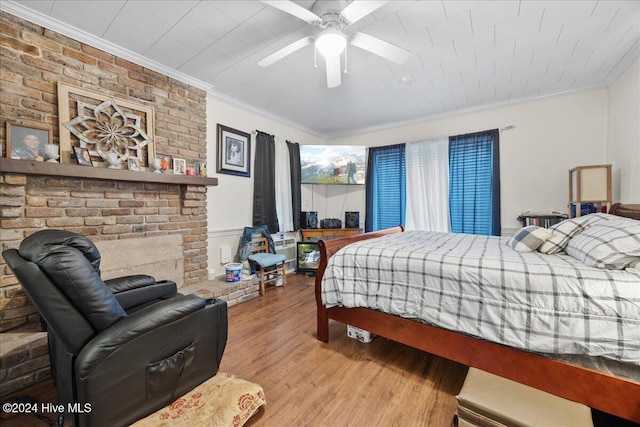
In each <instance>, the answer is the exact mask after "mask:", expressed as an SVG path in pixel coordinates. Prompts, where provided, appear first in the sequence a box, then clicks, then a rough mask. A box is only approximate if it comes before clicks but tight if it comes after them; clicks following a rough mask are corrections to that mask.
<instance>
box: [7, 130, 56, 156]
mask: <svg viewBox="0 0 640 427" xmlns="http://www.w3.org/2000/svg"><path fill="white" fill-rule="evenodd" d="M6 135H7V158H10V159H23V160H36V161H41V162H42V161H44V160H45V152H44V147H45V146H46V145H47V144H53V132H52V130H51V128H47V127H42V126H37V125H31V124H22V123H12V122H7V134H6Z"/></svg>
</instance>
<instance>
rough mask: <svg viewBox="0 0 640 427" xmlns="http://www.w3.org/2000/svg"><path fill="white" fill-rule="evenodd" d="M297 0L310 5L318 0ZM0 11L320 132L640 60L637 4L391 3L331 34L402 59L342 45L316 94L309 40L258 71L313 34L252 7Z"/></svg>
mask: <svg viewBox="0 0 640 427" xmlns="http://www.w3.org/2000/svg"><path fill="white" fill-rule="evenodd" d="M295 3H297V4H298V5H300V6H302V7H304V8H306V9H309V10H312V8H313V7H314V3H316V2H314V1H296V2H295ZM318 3H320V2H318ZM322 3H330V5H327V4H324V5H323V6H331V5H333V6H334V7H336V8H337V9H341V8H342V7H344V6H345V5H347V4H348V3H351V2H344V1H343V2H335V1H334V2H322ZM316 6H317V5H316ZM0 7H1V8H2V9H3V10H6V11H8V12H9V13H14V14H16V15H18V16H22V17H23V18H25V19H29V20H31V21H34V22H36V23H38V24H40V25H43V26H45V27H49V28H52V29H55V30H59V31H60V30H61V29H63V31H60V32H63V34H67V35H72V36H73V37H75V38H77V39H81V41H83V42H86V43H89V44H92V45H94V46H96V47H98V48H102V49H104V50H107V51H110V52H112V53H115V54H120V55H122V54H123V53H125V54H126V55H125V57H127V59H131V60H134V61H137V62H138V63H140V64H141V65H145V66H148V67H150V68H154V69H156V71H161V72H165V73H167V74H169V75H171V76H172V77H176V78H178V79H182V80H186V81H187V82H188V83H191V84H194V83H195V84H196V85H198V86H199V87H203V88H206V89H208V90H210V91H211V93H212V94H213V95H219V96H221V97H223V98H224V99H226V100H230V101H232V102H237V103H239V104H242V105H244V106H246V107H249V108H252V109H254V110H258V111H262V112H265V113H267V114H268V115H270V116H272V117H277V118H280V119H282V120H284V121H286V122H288V123H291V124H295V125H296V126H298V127H300V128H302V129H304V130H307V131H310V132H312V133H314V134H317V135H320V136H323V137H327V138H330V137H335V136H341V135H349V134H353V133H357V132H362V131H364V130H372V129H377V128H382V127H388V126H392V125H393V124H397V123H406V122H409V121H413V120H421V119H426V118H429V117H433V116H442V115H446V114H454V113H456V112H459V111H467V110H469V109H478V108H484V107H491V106H495V105H504V104H505V103H511V102H519V101H522V100H527V99H534V98H537V97H541V96H548V95H553V94H557V93H566V92H571V91H578V90H584V89H590V88H597V87H606V86H607V85H608V84H610V83H611V82H612V81H613V80H614V79H615V78H616V77H617V76H618V75H619V74H620V73H621V72H622V71H623V70H624V68H625V67H626V66H627V65H628V64H629V63H630V62H631V61H632V60H633V59H635V58H637V57H638V55H639V54H640V1H637V0H629V1H615V0H585V1H578V0H573V1H542V0H521V1H518V0H494V1H461V0H454V1H449V0H444V1H439V0H438V1H436V0H428V1H391V2H388V3H387V4H386V5H384V6H382V7H381V8H379V9H377V10H376V11H374V12H373V13H371V14H369V15H367V16H365V17H364V18H362V19H360V20H359V21H357V22H356V23H355V24H353V25H350V26H347V27H345V28H344V29H343V30H344V32H345V33H347V34H350V33H352V32H354V31H362V32H364V33H367V34H369V35H372V36H375V37H378V38H380V39H383V40H385V41H387V42H390V43H393V44H395V45H397V46H399V47H402V48H404V49H407V50H409V51H411V56H410V58H409V60H408V61H407V62H406V63H404V64H403V65H397V64H395V63H393V62H390V61H387V60H385V59H383V58H381V57H378V56H376V55H374V54H372V53H370V52H367V51H365V50H362V49H359V48H357V47H353V46H350V47H349V48H348V51H347V56H348V58H347V65H346V69H347V73H346V74H343V75H342V85H341V86H339V87H336V88H331V89H328V88H327V85H326V73H325V66H324V60H323V58H322V57H321V56H320V55H318V58H317V69H315V68H314V51H315V49H314V47H313V45H310V46H307V47H305V48H302V49H300V50H298V51H297V52H295V53H293V54H291V55H289V56H287V57H285V58H284V59H282V60H280V61H278V62H276V63H275V64H273V65H271V66H270V67H267V68H262V67H259V66H258V65H257V62H258V61H259V60H260V59H262V58H264V57H266V56H268V55H270V54H271V53H273V52H275V51H277V50H278V49H280V48H282V47H284V46H286V45H288V44H289V43H292V42H294V41H296V40H299V39H301V38H303V37H307V36H311V37H313V36H315V35H317V34H318V31H319V30H318V28H316V27H314V26H313V25H310V24H307V23H306V22H304V21H302V20H300V19H298V18H296V17H295V16H292V15H290V14H288V13H285V12H283V11H281V10H278V9H275V8H273V7H271V6H268V5H266V4H264V3H262V2H259V1H247V0H245V1H169V0H161V1H152V0H120V1H115V0H109V1H100V0H90V1H87V0H54V1H44V0H16V1H6V0H5V1H3V2H2V3H0ZM313 10H315V9H313ZM65 29H68V30H65ZM342 63H343V67H344V58H343V60H342Z"/></svg>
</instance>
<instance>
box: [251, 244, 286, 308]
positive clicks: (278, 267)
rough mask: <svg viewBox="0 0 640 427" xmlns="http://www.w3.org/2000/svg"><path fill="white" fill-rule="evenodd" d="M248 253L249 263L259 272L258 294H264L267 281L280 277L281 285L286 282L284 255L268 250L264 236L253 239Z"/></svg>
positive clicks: (274, 280)
mask: <svg viewBox="0 0 640 427" xmlns="http://www.w3.org/2000/svg"><path fill="white" fill-rule="evenodd" d="M252 243H253V247H252V248H251V255H249V257H248V259H249V264H251V265H254V266H255V267H256V269H257V270H259V272H260V295H261V296H262V295H264V291H265V285H266V284H267V283H272V282H274V284H275V282H277V280H279V279H280V278H282V287H285V285H286V284H287V275H286V271H285V256H284V255H279V254H274V253H271V252H269V243H268V242H267V238H266V237H260V238H259V239H257V240H254V241H253V242H252Z"/></svg>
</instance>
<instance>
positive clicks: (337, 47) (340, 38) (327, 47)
mask: <svg viewBox="0 0 640 427" xmlns="http://www.w3.org/2000/svg"><path fill="white" fill-rule="evenodd" d="M346 46H347V38H346V37H345V35H344V34H343V33H342V32H340V31H338V30H335V29H332V28H329V29H327V30H325V31H324V32H323V33H322V34H321V35H320V36H319V37H318V38H317V39H316V49H318V51H319V52H320V53H321V54H322V56H324V57H325V58H326V57H328V56H337V55H340V54H341V53H342V51H343V50H344V48H345V47H346Z"/></svg>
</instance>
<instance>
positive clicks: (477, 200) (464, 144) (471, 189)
mask: <svg viewBox="0 0 640 427" xmlns="http://www.w3.org/2000/svg"><path fill="white" fill-rule="evenodd" d="M449 210H450V216H451V231H452V232H454V233H470V234H484V235H494V236H499V235H500V233H501V230H500V156H499V133H498V130H497V129H494V130H490V131H485V132H478V133H472V134H467V135H458V136H452V137H450V138H449Z"/></svg>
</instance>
